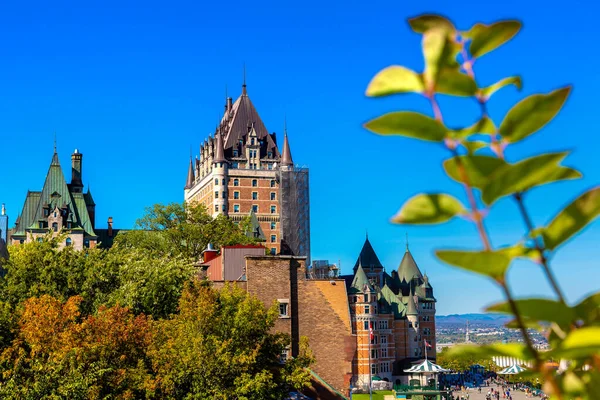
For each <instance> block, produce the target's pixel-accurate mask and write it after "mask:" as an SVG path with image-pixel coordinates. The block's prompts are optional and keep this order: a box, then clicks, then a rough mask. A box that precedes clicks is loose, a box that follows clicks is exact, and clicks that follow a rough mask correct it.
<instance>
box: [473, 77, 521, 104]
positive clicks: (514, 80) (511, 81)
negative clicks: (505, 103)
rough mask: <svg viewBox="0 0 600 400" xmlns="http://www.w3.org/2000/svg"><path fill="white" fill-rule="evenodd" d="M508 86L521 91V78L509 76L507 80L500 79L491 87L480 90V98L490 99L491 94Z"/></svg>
mask: <svg viewBox="0 0 600 400" xmlns="http://www.w3.org/2000/svg"><path fill="white" fill-rule="evenodd" d="M508 85H515V86H516V87H517V89H519V90H521V88H522V87H523V86H522V82H521V77H520V76H510V77H508V78H504V79H501V80H499V81H498V82H496V83H494V84H493V85H490V86H488V87H485V88H483V89H481V97H483V99H484V100H487V99H489V98H490V97H492V94H494V93H495V92H497V91H498V90H500V89H502V88H503V87H505V86H508Z"/></svg>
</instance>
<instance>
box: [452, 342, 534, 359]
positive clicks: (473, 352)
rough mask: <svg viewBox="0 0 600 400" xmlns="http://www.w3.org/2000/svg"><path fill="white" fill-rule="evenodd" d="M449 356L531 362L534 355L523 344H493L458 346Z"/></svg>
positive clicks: (453, 348)
mask: <svg viewBox="0 0 600 400" xmlns="http://www.w3.org/2000/svg"><path fill="white" fill-rule="evenodd" d="M448 356H449V357H452V356H455V357H456V356H471V357H472V358H475V359H486V358H490V357H494V356H500V357H502V356H504V357H513V358H516V359H518V360H531V359H532V358H533V355H532V354H531V352H530V351H529V349H528V348H527V346H525V345H524V344H522V343H493V344H489V345H483V346H480V345H457V346H452V347H450V348H449V349H448Z"/></svg>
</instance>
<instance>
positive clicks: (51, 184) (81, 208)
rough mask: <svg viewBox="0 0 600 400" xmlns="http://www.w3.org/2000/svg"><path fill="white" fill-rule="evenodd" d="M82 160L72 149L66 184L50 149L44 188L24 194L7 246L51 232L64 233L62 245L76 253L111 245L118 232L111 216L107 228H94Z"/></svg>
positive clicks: (54, 233) (93, 212)
mask: <svg viewBox="0 0 600 400" xmlns="http://www.w3.org/2000/svg"><path fill="white" fill-rule="evenodd" d="M82 161H83V154H81V153H80V152H79V151H78V150H77V149H75V151H74V152H73V154H72V155H71V182H70V183H67V181H66V179H65V175H64V173H63V170H62V167H61V165H60V161H59V159H58V153H57V152H56V146H54V154H53V155H52V161H51V162H50V168H49V169H48V173H47V174H46V180H45V182H44V186H43V188H42V190H41V191H28V192H27V196H26V197H25V203H24V204H23V210H22V211H21V214H20V215H19V216H18V217H17V219H16V221H15V226H14V227H13V228H12V229H11V230H10V231H9V233H8V240H7V242H8V243H10V244H13V245H18V244H21V243H25V242H30V241H33V240H42V238H43V237H45V236H46V235H47V234H48V233H49V232H52V234H53V235H54V236H56V235H59V234H66V237H65V241H64V243H63V246H73V247H74V248H75V249H78V250H81V249H83V248H87V247H95V246H96V245H99V244H101V245H102V246H104V247H109V246H110V245H112V241H113V239H114V236H115V235H116V234H117V233H118V230H117V229H113V227H112V218H111V217H109V219H108V228H107V229H98V228H97V227H96V203H95V202H94V199H93V198H92V193H91V192H90V189H89V188H88V190H87V192H84V190H83V181H82V173H83V170H82V168H83V163H82ZM3 215H4V211H3ZM3 221H4V220H3ZM7 224H8V217H6V225H7Z"/></svg>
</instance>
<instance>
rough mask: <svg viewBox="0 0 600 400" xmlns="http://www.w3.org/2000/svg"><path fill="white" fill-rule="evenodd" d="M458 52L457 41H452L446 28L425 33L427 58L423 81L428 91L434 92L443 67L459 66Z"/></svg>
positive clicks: (424, 41)
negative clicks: (457, 60)
mask: <svg viewBox="0 0 600 400" xmlns="http://www.w3.org/2000/svg"><path fill="white" fill-rule="evenodd" d="M457 54H458V48H457V46H456V44H455V43H453V42H451V41H450V39H449V38H448V32H447V31H446V30H445V29H443V28H433V29H429V30H427V31H426V32H425V33H424V34H423V57H424V58H425V71H424V72H423V81H424V83H425V91H426V92H432V91H433V90H434V89H435V86H436V84H437V82H438V77H439V75H440V73H441V71H442V70H443V69H445V68H458V64H457V62H456V55H457Z"/></svg>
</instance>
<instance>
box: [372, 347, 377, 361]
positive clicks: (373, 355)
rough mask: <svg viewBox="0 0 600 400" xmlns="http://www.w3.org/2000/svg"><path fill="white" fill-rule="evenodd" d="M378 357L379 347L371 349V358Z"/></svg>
mask: <svg viewBox="0 0 600 400" xmlns="http://www.w3.org/2000/svg"><path fill="white" fill-rule="evenodd" d="M376 358H377V349H371V359H373V360H374V359H376Z"/></svg>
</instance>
